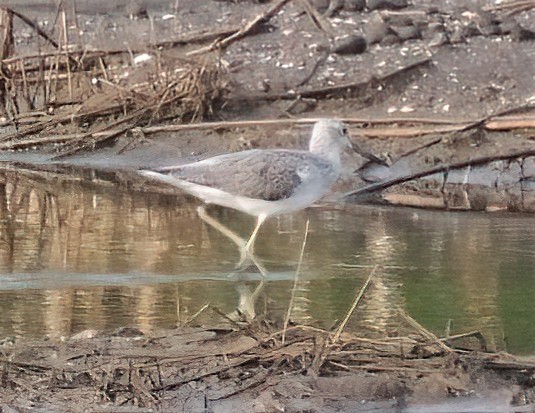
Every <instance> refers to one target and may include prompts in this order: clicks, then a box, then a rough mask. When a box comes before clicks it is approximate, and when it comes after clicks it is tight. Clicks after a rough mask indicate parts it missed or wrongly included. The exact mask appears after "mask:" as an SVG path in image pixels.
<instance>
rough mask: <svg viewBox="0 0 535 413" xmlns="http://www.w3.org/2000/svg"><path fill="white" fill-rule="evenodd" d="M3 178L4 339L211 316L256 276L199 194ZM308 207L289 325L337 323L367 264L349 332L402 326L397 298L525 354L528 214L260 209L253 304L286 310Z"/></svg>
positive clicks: (231, 306) (440, 326)
mask: <svg viewBox="0 0 535 413" xmlns="http://www.w3.org/2000/svg"><path fill="white" fill-rule="evenodd" d="M0 182H1V184H0V230H1V236H2V238H1V243H0V339H4V338H6V337H10V336H15V337H20V336H31V337H42V336H44V335H48V336H69V335H72V334H75V333H77V332H80V331H83V330H85V329H111V328H116V327H119V326H136V327H140V328H144V329H153V328H170V327H174V326H176V325H178V324H183V323H184V322H186V321H188V320H189V319H191V317H192V316H193V315H194V314H196V313H197V312H198V311H199V310H200V309H201V308H203V306H205V305H206V304H209V305H210V306H211V309H208V310H205V311H203V312H201V313H200V314H199V315H198V316H197V317H196V318H195V320H194V322H195V323H204V324H207V323H215V322H217V320H220V319H221V316H220V314H219V313H225V314H229V313H231V312H233V311H234V310H235V309H236V308H237V307H238V306H239V305H240V302H242V304H243V302H247V300H248V299H250V293H251V292H252V291H253V290H254V289H255V288H256V286H257V285H258V283H259V276H258V274H256V273H255V272H254V271H252V270H251V271H246V272H244V273H242V274H239V275H236V274H234V275H229V274H231V273H232V272H233V269H234V264H235V263H236V261H237V260H238V258H239V255H238V252H237V250H236V247H235V246H234V244H232V243H231V242H229V240H228V239H226V238H225V237H224V236H223V235H221V234H219V233H218V232H216V231H215V230H213V229H212V228H209V227H207V226H206V225H205V224H204V223H203V222H202V221H201V220H200V219H199V218H198V217H197V214H196V206H197V205H198V203H197V202H196V201H195V200H191V199H189V198H188V199H186V198H183V197H179V196H163V195H154V194H143V193H129V192H128V191H123V190H120V189H118V188H117V187H114V186H113V185H108V186H106V187H105V186H100V185H91V184H88V183H87V182H70V181H62V180H48V181H47V182H46V183H43V182H41V181H37V180H36V179H33V178H28V177H24V178H21V177H15V176H13V175H6V176H2V177H1V180H0ZM208 211H209V213H210V214H211V215H212V216H214V217H215V218H217V219H218V220H220V221H221V222H222V223H224V224H225V225H228V226H229V227H230V228H232V229H233V230H234V231H236V232H238V233H240V234H242V235H243V236H247V235H248V234H249V232H250V231H251V230H252V227H253V224H254V220H253V219H252V218H251V217H246V216H243V215H242V214H240V213H238V212H234V211H229V210H224V209H220V208H210V209H208ZM307 219H309V220H310V230H309V234H308V239H307V242H306V246H305V253H304V259H303V262H302V266H301V271H300V273H299V280H298V282H297V289H296V296H295V305H294V309H293V311H292V320H293V321H294V322H296V323H307V324H311V325H315V326H318V327H323V328H332V327H333V326H334V325H336V323H337V322H338V321H339V320H341V319H342V318H343V317H344V315H345V313H346V311H347V310H348V308H349V307H350V305H351V303H352V302H353V300H354V298H355V296H356V294H357V293H358V290H359V288H360V287H361V286H362V284H363V283H364V281H365V280H366V279H367V277H368V275H369V274H370V272H371V271H372V269H373V268H374V267H376V266H377V270H376V275H375V278H374V282H373V283H372V285H371V287H370V288H369V289H368V291H367V292H366V294H365V296H364V299H363V301H362V302H361V304H360V306H359V308H358V309H357V311H356V312H355V314H354V316H353V318H352V319H351V321H350V323H349V325H348V328H349V329H351V330H354V331H358V332H361V333H362V335H365V336H382V335H384V334H389V335H397V334H405V333H406V332H407V331H408V330H407V328H408V327H407V325H406V324H405V323H404V322H403V320H401V319H400V317H399V315H398V309H403V310H404V311H405V312H407V313H408V314H410V315H411V316H412V317H413V318H414V319H415V320H417V321H418V322H419V323H421V324H422V325H423V326H425V327H426V328H428V329H429V330H431V331H432V332H434V333H435V334H437V335H438V336H444V334H446V333H445V331H446V325H447V324H448V323H449V325H450V334H457V333H463V332H467V331H471V330H479V331H481V333H482V334H483V335H484V337H485V339H486V340H487V345H488V347H489V348H490V349H492V350H507V351H510V352H513V353H517V354H534V353H535V328H534V327H533V326H534V325H535V313H534V312H533V310H532V305H533V303H534V302H535V225H533V224H534V223H535V218H534V217H532V216H528V215H513V214H485V213H460V212H451V213H445V212H440V211H423V210H415V209H401V208H384V207H369V206H368V207H362V206H351V205H332V204H330V205H326V206H323V207H318V208H312V209H310V210H308V211H306V212H300V213H297V214H293V215H290V216H281V217H279V218H274V219H271V220H270V221H268V222H267V223H266V225H265V227H263V228H262V231H261V233H260V235H259V238H258V242H257V244H256V251H257V255H258V256H259V258H260V259H261V261H262V262H263V263H264V265H265V266H266V267H267V268H268V269H269V270H270V274H269V275H268V277H267V279H266V283H265V286H264V288H263V290H262V291H261V292H260V294H259V295H258V297H257V298H256V301H255V305H254V312H253V313H254V315H256V316H265V317H268V318H269V319H271V320H275V321H281V320H282V319H283V318H284V315H285V313H286V310H287V308H288V303H289V300H290V295H291V289H292V286H293V283H294V276H295V269H296V266H297V262H298V257H299V253H300V250H301V246H302V243H303V238H304V227H305V223H306V220H307ZM240 300H241V301H240ZM213 309H217V311H215V310H213ZM253 313H251V314H253Z"/></svg>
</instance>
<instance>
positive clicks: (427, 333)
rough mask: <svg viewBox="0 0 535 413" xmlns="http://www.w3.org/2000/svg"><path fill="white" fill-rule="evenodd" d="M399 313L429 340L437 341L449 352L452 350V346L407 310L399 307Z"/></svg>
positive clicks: (432, 342)
mask: <svg viewBox="0 0 535 413" xmlns="http://www.w3.org/2000/svg"><path fill="white" fill-rule="evenodd" d="M398 313H399V315H400V316H401V317H402V318H403V319H404V320H405V321H406V322H407V323H408V324H409V325H411V326H412V327H413V328H415V329H416V330H417V331H418V332H419V333H420V334H421V335H422V336H423V337H424V338H426V339H427V340H429V341H430V342H431V344H434V343H437V344H438V345H439V347H440V348H441V349H442V350H444V351H446V352H447V353H449V352H451V351H452V350H451V348H449V347H448V346H446V345H445V344H444V343H443V342H442V341H441V340H440V339H439V338H438V337H437V336H436V335H434V334H433V333H432V332H431V331H429V330H428V329H426V328H425V327H424V326H422V325H421V324H420V323H419V322H418V321H416V320H415V319H414V318H412V317H411V316H410V315H408V314H407V313H406V312H405V311H403V310H401V309H399V310H398Z"/></svg>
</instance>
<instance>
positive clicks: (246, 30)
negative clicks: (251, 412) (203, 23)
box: [186, 0, 291, 56]
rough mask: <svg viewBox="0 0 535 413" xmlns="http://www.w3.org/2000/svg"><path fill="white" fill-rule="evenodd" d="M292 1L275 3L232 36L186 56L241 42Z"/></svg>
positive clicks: (282, 0)
mask: <svg viewBox="0 0 535 413" xmlns="http://www.w3.org/2000/svg"><path fill="white" fill-rule="evenodd" d="M290 1H291V0H279V1H278V2H277V3H275V4H274V5H272V6H271V7H269V8H268V9H266V10H265V11H264V12H262V13H260V14H259V15H257V16H256V17H255V18H254V19H252V20H251V21H250V22H249V23H247V24H246V25H245V26H244V27H242V28H241V29H240V30H238V31H237V32H235V33H233V34H231V35H230V36H227V37H225V38H224V39H222V40H216V41H215V42H213V43H212V44H211V45H209V46H206V47H201V48H200V49H196V50H192V51H191V52H188V53H186V56H195V55H198V54H202V53H207V52H211V51H214V50H217V49H224V48H225V47H227V46H229V45H230V44H232V43H234V42H235V41H237V40H240V39H241V38H243V37H245V36H247V35H248V34H250V33H251V32H253V30H254V29H255V28H256V27H257V26H258V25H259V24H262V23H266V22H267V21H268V20H269V19H270V18H271V17H273V16H274V15H275V14H277V13H278V12H279V11H280V10H281V9H282V8H283V7H284V6H285V5H286V3H288V2H290Z"/></svg>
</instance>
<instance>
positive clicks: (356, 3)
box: [344, 0, 366, 11]
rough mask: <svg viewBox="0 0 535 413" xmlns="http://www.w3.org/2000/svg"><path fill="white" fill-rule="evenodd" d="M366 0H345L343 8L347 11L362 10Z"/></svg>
mask: <svg viewBox="0 0 535 413" xmlns="http://www.w3.org/2000/svg"><path fill="white" fill-rule="evenodd" d="M365 7H366V0H345V3H344V9H345V10H347V11H363V10H364V8H365Z"/></svg>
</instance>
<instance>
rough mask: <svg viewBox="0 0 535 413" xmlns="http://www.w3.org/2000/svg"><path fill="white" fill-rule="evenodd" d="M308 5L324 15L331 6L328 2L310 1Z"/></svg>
mask: <svg viewBox="0 0 535 413" xmlns="http://www.w3.org/2000/svg"><path fill="white" fill-rule="evenodd" d="M310 4H312V6H313V7H314V8H315V9H316V10H317V11H319V12H320V13H324V12H325V11H327V9H328V8H329V6H330V5H331V2H330V0H310Z"/></svg>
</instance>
